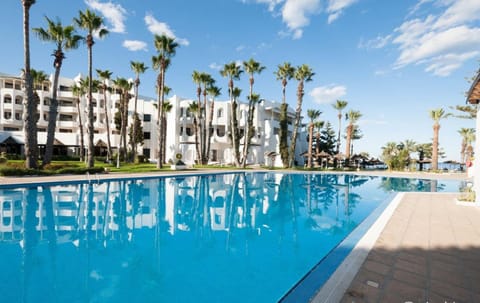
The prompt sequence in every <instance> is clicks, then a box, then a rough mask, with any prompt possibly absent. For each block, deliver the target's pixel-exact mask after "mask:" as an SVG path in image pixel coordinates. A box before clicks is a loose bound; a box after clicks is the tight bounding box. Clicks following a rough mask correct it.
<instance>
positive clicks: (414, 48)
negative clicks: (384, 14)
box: [392, 0, 480, 76]
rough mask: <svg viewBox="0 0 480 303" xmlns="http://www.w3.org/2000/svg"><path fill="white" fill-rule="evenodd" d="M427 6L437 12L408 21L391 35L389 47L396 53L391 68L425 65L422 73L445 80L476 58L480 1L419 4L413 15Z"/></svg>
mask: <svg viewBox="0 0 480 303" xmlns="http://www.w3.org/2000/svg"><path fill="white" fill-rule="evenodd" d="M428 5H430V6H434V9H430V11H434V12H438V11H440V12H439V13H436V14H433V13H430V14H428V15H427V16H424V17H416V18H412V19H408V20H406V21H405V22H404V23H403V24H401V25H400V26H399V27H397V28H396V29H395V31H394V32H393V37H392V43H393V45H396V46H397V47H398V49H399V51H400V54H399V56H398V58H397V60H396V61H395V64H394V68H396V69H398V68H402V67H404V66H407V65H410V64H415V65H425V66H426V68H425V71H426V72H429V73H433V74H434V75H438V76H448V75H450V74H451V73H452V72H453V71H454V70H456V69H458V68H459V67H460V66H462V64H463V63H464V62H465V61H467V60H470V59H472V58H473V57H475V56H476V55H478V45H480V26H478V20H480V1H478V0H455V1H454V0H443V1H429V0H419V2H418V4H417V5H416V6H415V8H414V10H413V13H417V12H418V9H419V7H420V6H422V7H423V8H425V7H426V6H428ZM425 10H426V9H425ZM411 14H412V13H410V14H409V15H411Z"/></svg>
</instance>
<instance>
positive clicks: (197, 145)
mask: <svg viewBox="0 0 480 303" xmlns="http://www.w3.org/2000/svg"><path fill="white" fill-rule="evenodd" d="M193 132H194V134H195V150H196V151H197V162H198V163H199V164H200V163H201V164H203V162H202V153H201V151H200V146H199V141H198V121H197V118H193Z"/></svg>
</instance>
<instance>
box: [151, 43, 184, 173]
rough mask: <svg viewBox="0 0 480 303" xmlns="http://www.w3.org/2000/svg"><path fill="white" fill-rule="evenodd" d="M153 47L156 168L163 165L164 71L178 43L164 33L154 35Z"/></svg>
mask: <svg viewBox="0 0 480 303" xmlns="http://www.w3.org/2000/svg"><path fill="white" fill-rule="evenodd" d="M154 44H155V49H156V50H157V52H158V57H155V58H156V59H153V60H152V61H153V63H154V64H153V65H154V69H158V70H159V77H157V89H158V98H159V100H158V124H159V125H158V134H159V135H158V153H159V155H158V161H157V168H162V167H163V160H162V159H163V158H164V155H162V150H163V145H164V144H165V143H164V142H163V138H162V137H163V136H162V135H161V133H162V129H163V128H164V127H165V126H164V125H163V117H164V112H163V109H164V107H163V102H164V97H165V95H164V88H165V71H166V70H167V67H168V64H169V62H170V59H171V58H172V57H173V56H175V54H176V51H177V50H176V49H177V47H178V45H179V44H178V43H177V42H176V41H175V38H171V37H168V36H166V35H162V36H159V35H155V38H154Z"/></svg>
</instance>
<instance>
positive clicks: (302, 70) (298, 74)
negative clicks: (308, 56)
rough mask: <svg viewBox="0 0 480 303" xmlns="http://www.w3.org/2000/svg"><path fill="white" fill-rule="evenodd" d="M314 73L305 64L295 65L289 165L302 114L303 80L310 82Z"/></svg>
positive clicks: (291, 163)
mask: <svg viewBox="0 0 480 303" xmlns="http://www.w3.org/2000/svg"><path fill="white" fill-rule="evenodd" d="M314 75H315V73H314V72H313V70H312V69H311V68H310V67H309V66H308V65H306V64H303V65H301V66H299V67H297V70H296V71H295V79H296V80H297V81H298V86H297V108H296V110H295V124H294V126H293V134H292V140H291V141H292V142H291V147H290V155H289V158H290V159H289V161H288V162H289V167H293V162H294V161H293V160H294V159H295V148H296V145H297V135H298V128H299V126H300V119H301V118H302V117H301V114H302V102H303V95H304V94H305V91H304V85H305V82H310V81H312V80H313V76H314Z"/></svg>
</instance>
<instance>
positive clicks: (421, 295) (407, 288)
mask: <svg viewBox="0 0 480 303" xmlns="http://www.w3.org/2000/svg"><path fill="white" fill-rule="evenodd" d="M384 293H386V294H388V295H389V296H392V298H395V302H398V300H404V301H403V302H407V301H411V302H417V301H422V300H423V302H425V299H426V293H425V289H424V288H420V287H416V286H411V285H409V284H406V283H404V282H401V281H397V280H392V281H390V283H388V285H387V287H386V288H385V292H384ZM383 300H384V302H394V301H390V300H387V299H385V298H383Z"/></svg>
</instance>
